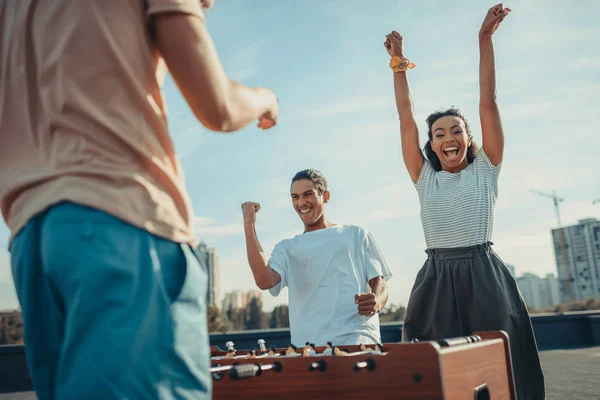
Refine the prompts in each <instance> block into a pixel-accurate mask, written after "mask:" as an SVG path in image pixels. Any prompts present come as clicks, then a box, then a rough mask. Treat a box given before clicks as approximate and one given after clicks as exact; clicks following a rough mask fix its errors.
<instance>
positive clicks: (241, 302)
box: [223, 290, 263, 312]
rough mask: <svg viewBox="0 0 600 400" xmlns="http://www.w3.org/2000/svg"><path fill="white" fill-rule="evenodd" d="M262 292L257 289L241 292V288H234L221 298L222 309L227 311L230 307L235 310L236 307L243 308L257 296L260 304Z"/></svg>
mask: <svg viewBox="0 0 600 400" xmlns="http://www.w3.org/2000/svg"><path fill="white" fill-rule="evenodd" d="M262 297H263V292H261V291H258V290H250V291H247V292H243V291H241V290H234V291H233V292H229V293H227V294H225V298H224V299H223V311H225V312H226V311H227V310H229V309H230V308H231V309H233V310H235V309H236V308H245V307H247V306H248V304H250V301H251V300H252V299H253V298H257V299H258V300H259V301H260V303H261V304H262Z"/></svg>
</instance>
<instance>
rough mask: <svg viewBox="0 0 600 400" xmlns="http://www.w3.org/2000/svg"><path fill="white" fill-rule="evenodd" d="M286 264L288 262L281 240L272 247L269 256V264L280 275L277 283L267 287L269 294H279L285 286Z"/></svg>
mask: <svg viewBox="0 0 600 400" xmlns="http://www.w3.org/2000/svg"><path fill="white" fill-rule="evenodd" d="M288 265H289V263H288V256H287V252H286V249H285V243H284V242H283V241H282V242H279V243H277V245H276V246H275V248H274V249H273V252H272V253H271V258H269V266H270V267H271V268H272V269H273V271H275V272H277V273H278V274H279V276H280V277H281V280H280V281H279V283H278V284H277V285H275V286H273V287H272V288H271V289H269V293H271V295H273V296H279V293H280V292H281V289H283V288H285V287H286V286H287V277H288V273H287V272H288Z"/></svg>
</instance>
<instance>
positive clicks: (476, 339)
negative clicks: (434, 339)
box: [438, 335, 481, 347]
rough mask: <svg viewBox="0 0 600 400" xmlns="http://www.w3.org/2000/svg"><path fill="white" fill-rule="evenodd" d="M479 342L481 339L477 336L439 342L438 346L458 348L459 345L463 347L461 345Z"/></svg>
mask: <svg viewBox="0 0 600 400" xmlns="http://www.w3.org/2000/svg"><path fill="white" fill-rule="evenodd" d="M477 342H481V337H479V336H476V335H472V336H463V337H455V338H448V339H440V340H438V344H439V345H440V346H442V347H450V346H457V345H461V344H469V343H477Z"/></svg>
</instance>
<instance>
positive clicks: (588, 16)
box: [0, 0, 600, 311]
mask: <svg viewBox="0 0 600 400" xmlns="http://www.w3.org/2000/svg"><path fill="white" fill-rule="evenodd" d="M367 4H368V6H367ZM493 5H494V3H490V4H485V3H484V2H482V1H481V0H464V1H456V2H440V1H432V0H421V1H410V2H409V1H404V0H403V1H399V0H394V1H392V0H380V1H377V2H368V3H367V2H364V1H354V0H352V1H349V0H346V1H337V0H328V1H316V0H314V1H302V2H300V1H292V0H279V1H277V2H273V1H268V0H260V1H258V0H254V1H249V0H248V1H246V0H226V1H225V0H223V1H221V0H216V1H215V6H214V8H213V9H212V10H210V12H209V13H208V16H207V19H206V23H207V26H208V29H209V31H210V33H211V35H212V37H213V39H214V41H215V45H216V47H217V50H218V51H219V54H220V58H221V62H222V63H223V66H224V68H225V70H226V72H227V73H228V75H229V76H230V77H231V78H232V79H235V80H238V81H240V82H242V83H244V84H246V85H248V86H263V87H268V88H271V89H273V90H274V91H275V92H276V94H277V96H278V98H279V101H280V114H279V121H278V125H277V126H276V127H275V128H274V129H272V130H268V131H261V130H259V129H258V128H256V127H255V124H251V126H249V127H247V128H245V129H243V130H241V131H239V132H236V133H233V134H220V133H215V132H210V131H208V130H207V129H205V128H204V127H203V126H202V125H201V124H200V123H199V122H198V121H197V120H196V119H195V117H194V116H193V114H192V113H191V111H190V110H189V107H188V106H187V104H186V103H185V101H184V100H183V98H182V97H181V95H180V94H179V92H178V90H177V88H176V86H175V85H174V84H173V81H172V80H171V79H170V78H168V79H167V81H166V82H165V86H164V94H165V98H166V101H167V106H168V110H169V114H168V115H169V126H170V129H171V133H172V136H173V139H174V142H175V146H176V149H178V152H179V155H180V157H181V161H182V165H183V168H184V171H185V174H186V182H187V187H188V189H189V192H190V196H191V198H192V202H193V205H194V209H195V215H196V217H195V229H196V233H197V236H198V238H199V239H200V240H203V241H205V242H206V243H207V244H208V245H209V246H212V247H214V248H216V250H217V252H218V254H219V257H220V268H221V292H222V293H226V292H229V291H232V290H255V289H256V287H255V286H254V282H253V279H252V274H251V272H250V267H249V265H248V262H247V259H246V250H245V241H244V234H243V220H242V215H241V208H240V205H241V204H242V203H243V202H245V201H257V202H259V203H260V204H261V207H262V208H261V210H260V212H259V214H258V216H257V233H258V237H259V239H260V241H261V243H262V246H263V248H264V250H265V252H266V253H267V254H270V252H271V250H272V249H273V247H274V246H275V244H276V243H277V242H279V241H280V240H282V239H285V238H289V237H293V236H294V235H296V234H300V233H302V230H303V225H302V223H301V221H300V219H299V217H298V216H297V215H296V213H295V211H294V210H293V208H292V205H291V200H290V197H289V187H290V181H291V178H292V177H293V176H294V174H295V173H296V172H298V171H300V170H302V169H305V168H316V169H318V170H320V171H321V172H323V174H324V175H325V176H326V177H327V179H328V182H329V190H330V192H331V200H330V202H329V203H328V205H327V211H326V213H327V216H328V218H329V219H330V220H332V221H333V222H335V223H338V224H358V225H362V226H363V227H365V228H366V229H368V230H369V231H370V232H371V233H372V234H373V236H374V237H375V239H376V241H377V243H378V245H379V247H380V248H381V250H382V252H383V254H384V255H385V257H386V259H387V261H388V264H389V266H390V268H391V271H392V273H393V275H394V277H393V278H392V279H391V280H390V281H389V282H388V285H389V286H388V287H389V301H388V304H392V303H393V304H403V305H406V304H407V302H408V299H409V295H410V290H411V287H412V284H413V282H414V279H415V277H416V274H417V272H418V270H419V269H420V268H421V266H422V264H423V262H424V261H425V253H424V250H425V240H424V236H423V230H422V227H421V222H420V217H419V202H418V198H417V194H416V191H415V189H414V186H413V184H412V182H411V181H410V178H409V175H408V173H407V172H406V169H405V167H404V164H403V162H402V157H401V152H400V136H399V123H398V115H397V111H396V108H395V103H394V96H393V80H392V72H391V71H390V69H389V65H388V63H389V56H388V54H387V52H386V51H385V48H384V46H383V42H384V40H385V37H384V36H385V35H386V34H387V33H389V32H390V31H392V30H397V31H399V32H400V33H401V34H402V35H403V36H404V38H405V54H406V56H407V57H408V58H409V59H410V60H411V61H413V62H414V63H415V64H416V65H417V67H416V68H415V69H413V70H411V71H409V72H408V78H409V81H410V85H411V90H412V95H413V100H414V104H415V111H416V118H417V122H418V124H419V135H420V139H421V143H422V144H424V143H425V141H426V139H427V126H426V124H425V118H426V117H427V115H428V114H429V113H431V112H433V111H436V110H439V109H441V108H448V107H450V106H456V107H458V108H459V109H461V110H462V111H463V113H464V114H465V116H466V117H467V119H468V120H469V122H470V124H471V127H472V131H473V136H474V138H475V140H476V141H477V140H478V141H479V143H481V129H480V126H479V116H478V93H479V92H478V61H479V60H478V58H479V55H478V42H477V33H478V30H479V27H480V25H481V22H482V21H483V18H484V16H485V13H486V11H487V9H488V8H489V7H491V6H493ZM504 5H505V6H506V7H510V8H511V9H512V13H511V14H510V15H509V16H508V17H507V18H506V19H505V21H504V22H503V23H502V25H501V26H500V29H499V30H498V31H497V32H496V34H495V35H494V47H495V52H496V69H497V88H498V103H499V106H500V112H501V115H502V122H503V126H504V133H505V141H506V147H505V153H504V154H505V155H504V161H503V164H502V171H501V174H500V181H499V198H498V202H497V208H496V220H495V226H494V235H493V241H494V243H495V246H494V248H495V250H496V252H497V253H498V254H499V255H500V257H501V258H502V259H503V260H504V261H505V262H506V263H509V264H512V265H514V266H515V268H516V273H517V275H521V274H523V273H525V272H530V273H535V274H538V275H540V276H544V275H546V274H547V273H554V274H556V263H555V260H554V251H553V247H552V241H551V229H552V228H555V227H556V225H557V221H556V216H555V212H554V206H553V203H552V200H551V199H549V198H546V197H542V196H540V195H537V194H534V193H533V192H532V191H531V190H538V191H542V192H548V193H551V192H553V191H556V193H557V194H558V195H559V196H562V197H563V198H564V199H565V200H564V202H563V203H561V204H560V213H561V220H562V223H563V225H570V224H575V223H577V221H578V220H579V219H583V218H587V217H594V218H598V217H600V204H596V205H593V204H592V202H593V200H595V199H600V168H599V167H598V155H599V154H600V135H599V134H598V121H597V119H598V115H599V114H598V109H600V74H599V73H598V70H599V68H600V41H598V38H600V26H599V25H598V22H597V15H600V2H598V1H596V0H589V1H586V0H578V1H571V2H564V1H554V0H549V1H543V2H542V1H537V0H519V1H518V2H515V3H514V4H511V3H504ZM457 206H460V207H468V204H463V205H457ZM8 238H9V230H8V228H7V227H6V225H4V224H3V223H2V224H0V248H1V249H2V250H0V308H8V307H13V306H15V305H16V304H17V300H16V297H15V295H14V289H13V285H12V279H11V272H10V258H9V254H8V252H7V247H8ZM263 298H264V308H265V310H267V311H268V310H270V309H272V308H273V307H274V306H275V305H278V304H286V303H287V292H286V291H284V292H282V294H281V295H280V296H279V297H277V298H273V297H272V296H271V295H269V294H268V293H265V295H264V297H263Z"/></svg>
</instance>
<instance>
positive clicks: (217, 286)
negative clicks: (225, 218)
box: [196, 242, 221, 308]
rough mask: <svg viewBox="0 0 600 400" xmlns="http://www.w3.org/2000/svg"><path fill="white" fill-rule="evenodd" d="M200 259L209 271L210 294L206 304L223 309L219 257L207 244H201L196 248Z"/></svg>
mask: <svg viewBox="0 0 600 400" xmlns="http://www.w3.org/2000/svg"><path fill="white" fill-rule="evenodd" d="M196 252H197V253H198V257H200V259H201V260H202V261H203V262H204V264H205V265H206V269H207V270H208V294H207V297H206V303H207V304H209V305H211V306H213V307H217V308H220V307H221V271H220V268H219V255H218V254H217V251H216V250H215V249H214V248H212V247H208V246H207V245H206V243H204V242H200V244H198V246H197V247H196Z"/></svg>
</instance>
